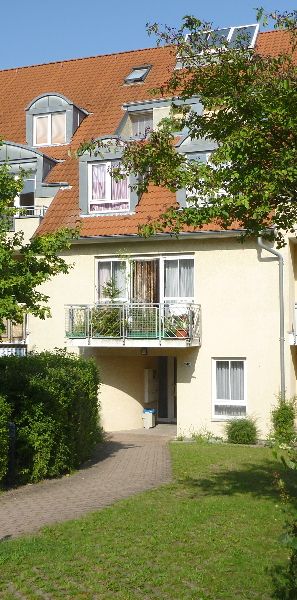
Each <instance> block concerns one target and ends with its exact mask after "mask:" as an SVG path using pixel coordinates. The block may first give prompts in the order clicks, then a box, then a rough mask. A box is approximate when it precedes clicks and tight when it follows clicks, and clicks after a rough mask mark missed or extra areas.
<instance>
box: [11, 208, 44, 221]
mask: <svg viewBox="0 0 297 600" xmlns="http://www.w3.org/2000/svg"><path fill="white" fill-rule="evenodd" d="M46 211H47V206H26V207H22V208H21V209H20V211H17V212H16V213H15V215H14V218H15V219H27V218H28V217H35V218H36V217H39V218H43V217H44V215H45V213H46Z"/></svg>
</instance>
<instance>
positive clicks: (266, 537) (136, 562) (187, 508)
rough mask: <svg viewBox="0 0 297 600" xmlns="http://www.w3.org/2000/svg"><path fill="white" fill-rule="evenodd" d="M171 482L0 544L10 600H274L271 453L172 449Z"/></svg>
mask: <svg viewBox="0 0 297 600" xmlns="http://www.w3.org/2000/svg"><path fill="white" fill-rule="evenodd" d="M171 451H172V458H173V465H174V475H175V478H176V481H175V483H173V484H170V485H167V486H162V487H160V488H159V489H157V490H154V491H150V492H147V493H144V494H141V495H138V496H135V497H134V498H131V499H129V500H125V501H121V502H119V503H117V504H116V505H114V506H113V507H110V508H107V509H104V510H102V511H99V512H96V513H92V514H90V515H88V516H86V517H85V518H83V519H80V520H77V521H71V522H67V523H64V524H61V525H58V526H54V527H49V528H46V529H43V530H42V532H41V533H40V534H39V535H35V536H30V537H23V538H19V539H16V540H12V541H5V542H3V543H1V544H0V581H1V583H0V598H1V599H5V600H15V599H18V598H20V599H23V600H33V599H34V600H35V599H36V600H37V599H38V600H40V598H46V599H54V600H56V599H59V598H63V599H64V600H72V599H73V598H75V599H79V600H83V599H87V600H107V599H116V600H117V599H118V600H130V599H131V600H132V599H133V600H134V599H135V600H136V599H137V600H138V599H139V600H151V599H158V600H190V599H191V600H235V599H237V598H239V599H240V600H271V598H272V597H274V596H273V583H272V577H271V572H272V571H275V569H276V568H277V565H279V564H284V563H285V562H286V560H287V551H286V549H285V548H284V547H283V546H282V545H281V544H280V543H279V539H278V538H279V536H280V534H281V532H282V527H283V523H284V514H283V511H282V508H281V507H280V505H279V498H278V494H277V493H276V491H275V489H274V485H273V472H274V471H275V470H276V469H277V468H279V465H278V464H276V463H275V461H274V459H273V457H272V453H271V450H270V449H268V448H249V447H240V446H230V445H218V446H215V445H207V444H205V445H204V444H196V443H193V444H180V443H173V444H172V445H171Z"/></svg>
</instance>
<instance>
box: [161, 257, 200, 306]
mask: <svg viewBox="0 0 297 600" xmlns="http://www.w3.org/2000/svg"><path fill="white" fill-rule="evenodd" d="M164 296H165V298H193V297H194V261H193V259H191V258H189V259H187V258H180V259H176V260H165V263H164Z"/></svg>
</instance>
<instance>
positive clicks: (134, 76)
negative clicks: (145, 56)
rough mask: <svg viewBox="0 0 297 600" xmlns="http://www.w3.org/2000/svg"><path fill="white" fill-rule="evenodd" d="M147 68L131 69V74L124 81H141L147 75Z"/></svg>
mask: <svg viewBox="0 0 297 600" xmlns="http://www.w3.org/2000/svg"><path fill="white" fill-rule="evenodd" d="M148 71H149V67H140V68H135V69H132V71H131V73H129V75H128V76H127V77H126V78H125V81H128V82H131V81H142V80H143V79H145V77H146V75H147V74H148Z"/></svg>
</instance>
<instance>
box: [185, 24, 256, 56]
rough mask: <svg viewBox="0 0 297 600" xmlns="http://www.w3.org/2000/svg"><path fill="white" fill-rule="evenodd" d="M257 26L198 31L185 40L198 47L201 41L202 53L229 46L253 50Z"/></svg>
mask: <svg viewBox="0 0 297 600" xmlns="http://www.w3.org/2000/svg"><path fill="white" fill-rule="evenodd" d="M258 31H259V25H258V24H256V25H240V26H239V27H224V28H222V29H214V30H212V31H201V32H200V31H199V32H197V33H196V34H194V35H193V34H188V35H187V36H186V40H189V42H191V40H192V41H193V43H195V44H197V46H199V42H200V40H201V47H202V48H201V49H202V52H203V51H206V50H208V49H209V50H214V49H215V48H217V49H219V48H224V46H230V47H231V48H236V46H241V47H244V48H253V47H254V45H255V43H256V38H257V34H258Z"/></svg>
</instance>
